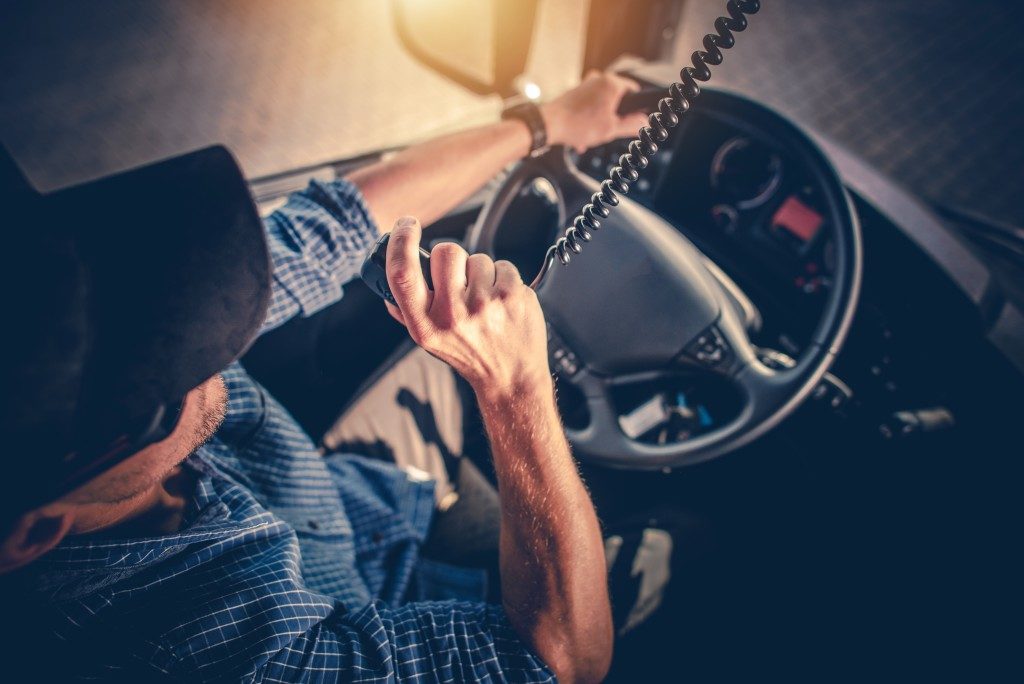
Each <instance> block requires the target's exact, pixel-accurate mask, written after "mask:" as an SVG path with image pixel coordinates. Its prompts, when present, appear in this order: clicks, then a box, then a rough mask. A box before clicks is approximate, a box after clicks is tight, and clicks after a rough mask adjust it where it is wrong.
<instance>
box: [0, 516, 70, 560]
mask: <svg viewBox="0 0 1024 684" xmlns="http://www.w3.org/2000/svg"><path fill="white" fill-rule="evenodd" d="M74 518H75V516H74V515H73V514H72V512H71V510H70V509H69V508H64V507H60V508H56V507H53V506H46V507H43V508H38V509H36V510H34V511H30V512H28V513H25V514H24V515H22V516H21V517H20V518H18V519H17V520H15V521H14V524H13V525H11V527H10V528H8V531H7V536H6V537H4V538H3V541H0V574H3V573H5V572H10V571H11V570H14V569H16V568H20V567H21V566H23V565H27V564H28V563H31V562H32V561H34V560H35V559H37V558H39V557H40V556H42V555H43V554H44V553H46V552H47V551H49V550H50V549H52V548H53V547H55V546H56V545H57V544H59V543H60V540H61V539H63V538H64V536H65V535H67V533H68V530H70V529H71V525H72V523H73V522H74Z"/></svg>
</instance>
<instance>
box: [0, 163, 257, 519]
mask: <svg viewBox="0 0 1024 684" xmlns="http://www.w3.org/2000/svg"><path fill="white" fill-rule="evenodd" d="M0 199H2V204H0V211H2V212H4V215H5V216H6V220H5V221H4V223H5V224H6V225H5V226H4V228H3V232H2V238H0V239H2V240H3V244H4V248H5V249H4V252H5V254H6V259H5V261H6V264H5V265H4V266H3V267H0V272H3V274H4V276H3V289H2V291H0V294H2V296H3V297H4V298H5V299H6V306H4V307H3V308H2V309H0V317H2V319H0V320H2V327H3V329H4V330H5V331H6V332H5V333H4V337H5V338H6V339H7V344H6V345H4V346H5V347H6V348H7V351H6V352H4V353H3V355H2V356H3V357H4V358H3V359H2V361H0V369H2V371H0V372H2V375H3V383H2V390H0V439H2V443H3V444H4V449H5V451H6V452H7V455H6V459H5V461H6V462H5V463H4V464H3V477H2V478H0V509H2V511H3V512H4V513H6V514H11V513H18V512H23V511H26V510H28V509H30V508H31V507H33V506H36V505H40V504H43V503H46V502H48V501H51V500H53V499H55V498H57V497H59V496H61V495H62V494H64V493H66V492H67V491H70V489H72V488H73V487H76V486H78V485H80V484H82V483H83V482H84V481H86V480H88V479H90V478H91V477H93V476H95V475H96V474H97V472H96V471H95V470H93V471H91V472H90V471H89V470H88V468H85V469H83V467H82V466H83V464H82V463H81V462H78V461H81V460H82V459H83V458H87V457H88V456H89V454H88V453H87V451H85V450H83V449H82V446H83V444H84V443H86V442H88V443H103V440H106V439H110V438H114V437H116V436H117V435H118V431H119V430H122V429H126V428H125V427H124V426H127V425H130V424H135V423H137V422H138V421H139V420H140V419H142V420H145V419H146V418H147V417H148V416H153V415H159V414H160V413H162V412H163V411H164V410H166V409H167V407H171V406H176V405H177V404H178V403H180V402H181V400H182V399H183V398H184V396H185V395H186V394H187V393H188V392H189V391H190V390H192V389H193V388H195V387H196V386H198V385H199V384H201V383H202V382H204V381H205V380H207V379H208V378H210V377H211V376H212V375H214V374H215V373H217V372H218V371H220V370H221V369H223V368H224V367H225V366H226V365H228V364H229V363H231V362H232V361H233V360H235V359H237V358H238V357H239V356H240V355H241V354H242V353H243V352H244V351H245V350H246V348H247V347H248V345H249V344H250V343H251V342H252V340H253V339H254V338H255V336H256V334H257V333H258V331H259V329H260V327H261V326H262V324H263V321H264V320H265V317H266V311H267V307H268V304H269V299H270V277H271V269H270V264H269V258H268V254H267V245H266V237H265V234H264V231H263V226H262V222H261V221H260V218H259V215H258V213H257V211H256V207H255V205H254V204H253V200H252V197H251V195H250V194H249V188H248V185H247V184H246V182H245V178H244V176H243V175H242V172H241V170H240V169H239V167H238V164H237V163H236V162H235V160H234V158H233V157H232V156H231V154H230V153H229V152H228V151H227V150H226V149H225V148H223V147H209V148H206V149H202V150H198V151H196V152H191V153H188V154H185V155H182V156H179V157H175V158H172V159H168V160H165V161H161V162H158V163H155V164H152V165H149V166H145V167H142V168H138V169H133V170H130V171H126V172H124V173H120V174H117V175H114V176H110V177H107V178H102V179H100V180H96V181H92V182H89V183H86V184H83V185H80V186H77V187H73V188H69V189H66V190H61V191H58V192H54V193H50V194H47V195H41V194H39V193H38V192H36V191H35V189H34V188H33V187H32V186H31V184H30V183H28V181H27V180H26V179H25V177H24V176H23V175H22V174H21V173H20V171H19V170H18V168H17V166H16V165H15V163H14V162H13V160H12V159H11V158H10V155H9V154H7V152H6V150H4V149H3V148H2V147H0ZM86 465H87V464H86ZM109 465H112V464H107V465H106V466H105V467H109ZM76 473H84V474H83V475H81V476H79V475H76ZM5 517H6V516H5Z"/></svg>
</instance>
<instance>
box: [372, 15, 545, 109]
mask: <svg viewBox="0 0 1024 684" xmlns="http://www.w3.org/2000/svg"><path fill="white" fill-rule="evenodd" d="M391 9H392V16H393V19H394V23H395V31H396V32H397V34H398V39H399V40H400V41H401V43H402V46H403V47H404V48H405V49H406V50H407V51H408V52H409V54H411V55H412V56H413V57H414V58H415V59H416V60H417V61H419V62H420V63H422V64H424V65H425V66H427V67H429V68H431V69H433V70H434V71H437V72H438V73H440V74H442V75H444V76H446V77H447V78H449V79H451V80H453V81H455V82H456V83H458V84H459V85H461V86H463V87H465V88H468V89H469V90H471V91H473V92H474V93H478V94H480V95H489V94H491V93H498V94H499V95H501V96H502V97H509V96H511V95H514V94H515V93H516V87H515V81H516V78H517V77H518V76H520V75H521V74H522V73H523V71H524V70H525V68H526V60H527V58H528V57H529V54H530V45H531V43H532V42H533V25H534V21H535V19H536V15H537V0H391Z"/></svg>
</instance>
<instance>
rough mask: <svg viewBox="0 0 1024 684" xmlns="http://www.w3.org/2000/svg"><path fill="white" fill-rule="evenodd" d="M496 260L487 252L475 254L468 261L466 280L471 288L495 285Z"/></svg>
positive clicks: (488, 287) (489, 287)
mask: <svg viewBox="0 0 1024 684" xmlns="http://www.w3.org/2000/svg"><path fill="white" fill-rule="evenodd" d="M494 277H495V273H494V261H492V260H491V257H489V256H487V255H486V254H473V255H471V256H470V257H469V260H468V261H467V262H466V282H467V283H468V286H469V289H470V290H490V289H491V288H492V287H494Z"/></svg>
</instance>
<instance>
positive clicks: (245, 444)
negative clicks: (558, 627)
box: [5, 181, 554, 682]
mask: <svg viewBox="0 0 1024 684" xmlns="http://www.w3.org/2000/svg"><path fill="white" fill-rule="evenodd" d="M266 228H267V233H268V235H269V239H270V247H271V255H272V258H273V262H274V292H273V298H272V304H271V308H270V312H269V315H268V319H267V323H266V329H270V328H273V327H275V326H277V325H280V324H281V323H283V322H284V321H286V320H288V319H289V318H291V317H292V316H295V315H297V314H302V315H309V314H311V313H313V312H315V311H317V310H319V309H321V308H323V307H324V306H326V305H328V304H330V303H332V302H334V301H336V300H337V299H338V298H339V297H341V294H342V285H343V284H344V283H345V282H346V281H348V280H350V279H351V278H352V277H354V275H355V274H356V273H357V270H358V268H359V265H360V263H361V261H362V257H363V254H364V253H365V251H366V249H367V248H368V247H369V245H370V244H371V242H372V241H373V240H374V238H375V237H376V231H375V228H374V225H373V221H372V219H371V217H370V215H369V213H368V211H367V208H366V206H365V205H364V203H363V200H362V198H361V196H360V195H359V193H358V191H357V190H356V188H355V187H354V186H353V185H351V184H349V183H347V182H345V181H335V182H331V183H320V182H315V181H314V182H313V183H311V184H310V186H309V187H308V188H307V189H306V190H305V191H304V192H301V193H296V194H294V195H292V197H291V198H290V199H289V201H288V203H287V204H286V205H285V206H284V207H283V208H282V209H280V210H278V211H277V212H275V213H274V214H273V215H271V216H270V217H268V218H267V219H266ZM223 376H224V380H225V383H226V385H227V388H228V395H229V402H228V412H227V418H226V420H225V422H224V424H223V426H222V427H221V429H220V430H219V431H218V432H217V434H216V435H215V436H214V437H213V438H212V439H211V440H210V441H209V442H208V443H207V444H205V445H204V446H202V447H201V448H200V449H199V450H198V451H196V453H194V454H193V455H192V456H190V457H189V459H188V460H187V461H186V467H187V468H190V469H192V470H193V471H194V473H195V475H196V477H197V478H198V484H197V487H196V490H195V493H194V496H193V498H192V500H191V503H190V505H189V506H188V508H187V510H186V512H185V516H184V521H183V524H182V526H181V529H180V531H179V532H177V533H175V534H171V535H167V536H161V537H150V538H130V539H122V538H110V537H108V536H102V535H96V536H83V537H71V538H68V539H66V540H65V541H64V542H63V543H62V544H61V545H60V546H59V547H57V548H56V549H54V550H53V551H51V552H50V553H48V554H46V555H45V556H43V557H42V558H41V559H40V560H38V561H36V563H34V564H32V565H31V566H29V569H28V573H29V575H28V577H29V582H28V584H29V592H30V593H33V594H34V595H35V596H37V597H39V599H40V600H39V601H38V603H37V606H36V611H37V613H36V615H35V619H36V620H37V621H41V622H42V623H43V625H44V627H45V631H47V632H49V635H48V636H49V637H51V638H52V641H53V649H52V651H51V653H52V654H53V655H54V657H55V658H56V659H58V660H60V661H61V662H63V663H64V664H65V665H67V666H68V667H69V668H70V669H71V670H72V671H73V673H74V674H75V675H76V676H79V677H82V678H99V679H104V680H118V681H133V682H135V681H143V680H149V679H152V678H154V677H157V676H161V675H169V676H170V677H171V678H175V679H183V680H186V681H208V680H245V681H265V682H297V681H303V682H305V681H352V682H378V681H388V682H394V681H444V682H451V681H479V680H487V679H491V678H493V679H495V680H510V681H553V679H554V677H553V675H552V673H551V671H550V670H549V669H548V668H547V667H546V666H545V665H544V664H543V663H542V662H541V661H540V660H539V659H538V658H537V656H535V655H534V654H532V653H531V652H530V651H529V650H528V649H527V648H526V647H525V646H524V645H523V644H522V643H521V642H520V640H519V639H518V637H517V635H516V633H515V632H514V631H513V629H512V628H511V626H510V625H509V623H508V620H507V618H506V617H505V615H504V613H503V611H502V609H501V608H500V607H498V606H490V605H484V604H483V603H481V602H479V601H471V600H465V598H466V597H467V596H470V595H472V592H469V591H468V588H469V587H470V586H472V584H473V582H474V581H475V580H478V579H479V578H478V576H477V575H476V574H475V573H474V572H470V571H467V570H459V569H457V568H445V567H442V566H437V565H434V564H430V563H429V562H427V561H425V560H423V559H420V558H419V557H418V548H419V545H420V543H421V542H422V541H423V539H424V537H425V536H426V533H427V530H428V527H429V525H430V521H431V516H432V514H433V484H432V483H431V482H429V481H423V480H419V479H417V478H416V477H414V476H410V475H408V474H407V473H405V472H403V471H402V470H399V469H398V468H395V467H393V466H391V465H388V464H384V463H381V462H379V461H372V460H369V459H365V458H361V457H359V456H353V455H342V454H333V455H328V456H327V457H324V456H321V455H320V453H318V451H317V448H316V446H315V444H314V443H313V441H312V440H311V439H310V438H309V436H308V435H306V433H305V432H303V431H302V429H301V428H300V427H299V426H298V424H296V422H295V420H294V419H293V418H292V417H291V416H290V415H289V414H288V412H287V411H286V410H285V409H284V408H283V407H282V406H281V405H280V404H278V403H277V402H276V401H275V400H274V399H273V397H271V396H270V395H269V394H268V393H267V392H266V391H265V390H264V389H263V388H262V387H260V386H259V385H258V384H257V383H256V382H254V381H253V380H252V379H251V378H250V377H249V376H248V375H247V374H246V372H245V371H244V369H243V368H242V367H241V366H240V365H238V364H237V363H236V364H233V365H232V366H231V367H229V368H228V369H226V370H225V371H224V373H223ZM460 597H461V599H462V600H460ZM437 599H446V600H437ZM6 621H7V620H6V619H5V622H6Z"/></svg>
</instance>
